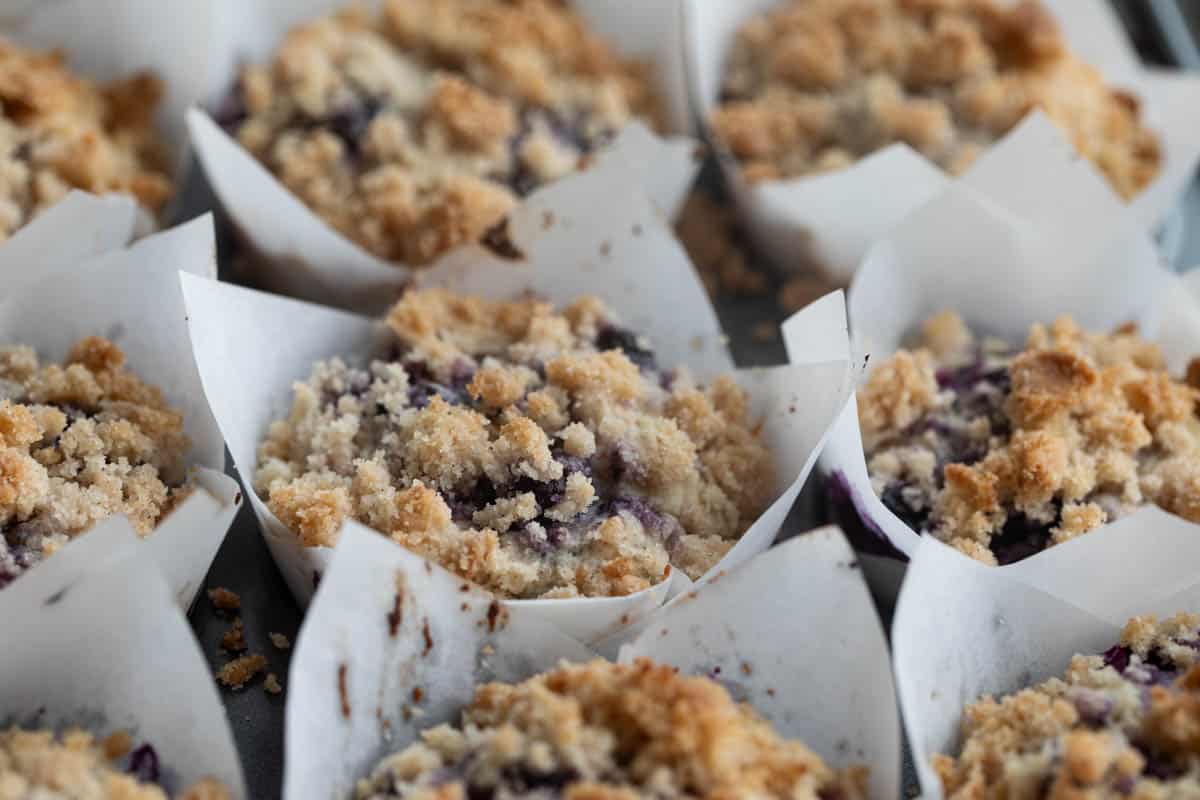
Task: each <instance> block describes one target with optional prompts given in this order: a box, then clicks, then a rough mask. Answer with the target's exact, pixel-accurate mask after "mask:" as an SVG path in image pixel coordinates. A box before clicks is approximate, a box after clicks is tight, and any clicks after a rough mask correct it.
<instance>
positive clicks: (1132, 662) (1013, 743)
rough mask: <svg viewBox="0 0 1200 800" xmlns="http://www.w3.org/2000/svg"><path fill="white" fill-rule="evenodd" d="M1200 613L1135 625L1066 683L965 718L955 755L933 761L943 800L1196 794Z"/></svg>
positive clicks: (1080, 664)
mask: <svg viewBox="0 0 1200 800" xmlns="http://www.w3.org/2000/svg"><path fill="white" fill-rule="evenodd" d="M1198 660H1200V616H1197V615H1191V614H1179V615H1177V616H1175V617H1174V618H1172V619H1169V620H1165V621H1163V622H1161V623H1160V622H1158V621H1157V620H1156V619H1155V618H1154V617H1135V618H1133V619H1132V620H1130V621H1129V623H1128V624H1127V625H1126V626H1125V629H1124V630H1123V631H1122V633H1121V641H1120V643H1119V644H1117V645H1114V646H1113V647H1111V648H1110V649H1108V650H1106V651H1105V652H1104V653H1103V654H1100V655H1087V656H1085V655H1077V656H1075V657H1074V658H1073V659H1071V665H1070V667H1068V668H1067V672H1066V676H1065V679H1058V678H1051V679H1050V680H1048V681H1046V682H1045V683H1041V684H1038V685H1037V686H1034V687H1032V688H1030V689H1023V690H1022V691H1020V692H1017V693H1016V694H1013V695H1010V696H1008V697H1004V698H1003V699H1001V700H999V701H997V700H995V699H993V698H991V697H984V698H982V699H980V700H979V701H977V702H975V703H973V704H971V705H969V706H967V708H966V709H965V711H964V713H963V721H962V738H963V745H962V748H961V751H960V753H959V755H958V756H957V757H956V758H950V757H947V756H943V755H938V756H934V768H935V769H936V771H937V773H938V775H939V777H940V778H941V781H942V785H943V787H944V789H945V792H946V796H947V797H948V798H950V800H965V798H1000V797H1046V798H1064V799H1065V798H1080V799H1081V800H1083V799H1084V798H1087V799H1088V800H1092V799H1093V798H1094V800H1102V799H1103V798H1118V797H1136V798H1147V800H1148V799H1149V798H1168V797H1178V798H1185V797H1200V739H1198V738H1197V735H1196V731H1197V730H1198V729H1200V665H1198V664H1197V661H1198Z"/></svg>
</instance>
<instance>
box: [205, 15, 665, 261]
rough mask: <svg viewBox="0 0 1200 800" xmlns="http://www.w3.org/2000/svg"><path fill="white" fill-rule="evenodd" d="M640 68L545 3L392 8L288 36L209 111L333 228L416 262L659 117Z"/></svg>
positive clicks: (477, 230) (484, 228)
mask: <svg viewBox="0 0 1200 800" xmlns="http://www.w3.org/2000/svg"><path fill="white" fill-rule="evenodd" d="M643 73H644V69H643V68H642V67H641V66H640V65H638V64H635V63H632V62H628V61H624V60H622V59H620V58H619V57H618V56H617V55H616V54H615V52H614V50H613V49H612V48H611V47H610V46H609V45H608V44H607V43H606V42H604V41H603V40H601V39H600V38H599V37H597V36H596V35H595V34H594V33H593V32H591V31H590V30H589V29H588V27H587V26H586V24H585V23H584V20H583V19H582V18H581V17H580V16H579V15H577V14H576V13H574V12H573V11H571V10H570V9H569V8H567V7H566V6H565V5H564V4H562V3H558V2H553V1H552V0H422V2H419V3H414V2H411V1H410V0H388V1H387V2H385V3H384V4H383V10H382V12H381V13H380V14H378V15H377V16H376V15H371V14H368V13H367V12H366V11H365V9H363V8H362V7H361V6H352V7H350V8H348V9H346V10H345V11H342V12H341V13H338V14H335V15H333V16H330V17H326V18H323V19H318V20H314V21H312V22H309V23H306V24H304V25H300V26H298V27H296V28H295V29H293V30H292V31H291V32H290V33H289V34H288V35H287V37H286V38H285V39H284V41H283V43H282V44H281V45H280V47H279V48H278V50H276V52H275V54H274V57H273V59H272V60H271V62H270V63H268V64H261V65H251V66H248V67H246V68H245V69H244V70H243V71H242V74H241V77H240V79H239V81H238V84H237V86H236V87H235V88H234V91H233V94H232V95H231V97H230V99H229V102H228V103H227V105H226V107H224V108H222V109H218V111H217V112H216V113H217V117H218V119H219V121H221V122H222V124H223V125H224V126H225V127H226V129H227V130H229V131H230V132H231V133H232V134H233V135H235V136H236V137H237V139H238V140H239V141H240V142H241V144H242V145H243V146H244V147H245V148H246V149H247V150H249V151H250V152H251V153H252V154H253V155H254V156H255V157H256V158H258V159H259V160H260V161H262V162H263V163H264V164H265V165H266V166H267V168H268V169H270V170H271V171H272V172H273V173H274V174H275V175H276V177H277V178H278V179H279V180H280V181H281V182H282V183H283V184H284V185H285V186H286V187H287V188H288V189H289V190H291V191H292V192H294V193H295V194H296V195H297V196H298V197H299V198H300V199H301V200H303V201H304V203H306V204H307V205H308V206H309V207H311V208H312V209H313V210H314V211H315V212H316V213H317V214H318V215H320V216H321V217H322V218H323V219H324V220H325V221H326V222H327V223H328V224H329V225H331V226H332V227H333V228H335V229H336V230H338V231H339V232H340V233H342V234H343V235H345V236H347V237H348V238H350V239H352V240H353V241H355V242H357V243H358V244H359V245H361V246H362V247H364V248H366V249H367V250H369V251H370V252H372V253H374V254H375V255H377V256H379V257H380V258H384V259H388V260H392V261H398V262H403V263H406V264H411V265H424V264H428V263H429V262H431V261H433V260H435V259H436V258H437V257H438V256H439V255H441V254H442V253H444V252H445V251H447V250H449V249H451V248H453V247H455V246H457V245H460V244H463V243H466V242H472V241H478V240H479V239H481V238H482V237H483V236H484V235H485V234H486V233H487V232H488V231H489V230H491V229H493V228H494V227H495V226H497V225H498V224H499V223H501V222H502V221H503V220H504V219H505V218H506V217H507V215H508V213H509V212H510V211H511V210H512V209H513V207H514V206H515V205H516V204H517V203H518V202H520V198H522V197H524V196H525V195H527V194H529V193H530V192H532V191H533V190H535V189H537V188H539V187H540V186H542V185H544V184H547V183H549V182H552V181H554V180H556V179H557V178H560V177H563V176H564V175H566V174H568V173H571V172H574V171H575V170H577V169H578V168H580V166H581V165H582V163H583V162H584V160H585V159H586V157H587V156H588V155H589V154H591V153H592V152H594V151H595V150H597V149H598V148H601V147H603V146H604V145H605V144H607V143H608V142H609V141H610V140H611V139H612V138H613V136H614V135H615V134H616V133H617V132H618V131H620V129H621V128H622V127H623V126H624V125H625V124H626V123H627V122H629V121H631V120H632V119H634V118H637V117H641V118H644V119H646V120H647V121H651V122H653V118H654V117H655V116H656V115H657V111H656V104H655V102H654V99H653V97H652V94H651V91H650V89H649V83H648V81H647V80H646V77H645V75H644V74H643Z"/></svg>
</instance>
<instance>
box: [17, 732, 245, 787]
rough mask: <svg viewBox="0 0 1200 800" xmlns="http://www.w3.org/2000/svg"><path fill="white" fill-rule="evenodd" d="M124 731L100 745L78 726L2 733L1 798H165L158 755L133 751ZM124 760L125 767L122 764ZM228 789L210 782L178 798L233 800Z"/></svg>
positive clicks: (143, 749)
mask: <svg viewBox="0 0 1200 800" xmlns="http://www.w3.org/2000/svg"><path fill="white" fill-rule="evenodd" d="M131 746H132V741H131V739H130V737H129V734H127V733H125V732H118V733H115V734H113V735H111V736H109V737H107V738H106V739H104V740H102V741H97V740H96V739H95V737H93V736H92V734H90V733H87V732H86V731H82V730H79V729H77V728H75V729H71V730H68V731H66V732H64V733H63V734H62V735H61V736H60V735H58V734H56V733H55V732H54V731H49V730H29V729H21V728H9V729H8V730H0V798H2V799H3V800H167V798H168V796H169V795H168V794H167V793H166V792H165V791H164V790H163V789H162V787H161V786H159V785H158V780H159V764H158V755H157V753H156V752H155V750H154V748H153V747H151V746H150V745H142V746H141V747H138V748H136V749H132V750H131ZM119 762H121V765H119ZM230 797H231V795H230V794H229V791H228V790H227V789H226V788H225V787H224V786H223V785H221V784H220V783H219V782H217V781H215V780H213V779H211V778H206V779H204V780H201V781H198V782H197V783H195V784H194V785H192V786H190V787H188V788H187V789H185V790H183V791H182V792H180V793H178V794H176V795H175V798H177V800H229V798H230Z"/></svg>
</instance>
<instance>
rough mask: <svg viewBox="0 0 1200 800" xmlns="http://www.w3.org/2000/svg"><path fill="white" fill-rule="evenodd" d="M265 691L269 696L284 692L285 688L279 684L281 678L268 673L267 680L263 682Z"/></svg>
mask: <svg viewBox="0 0 1200 800" xmlns="http://www.w3.org/2000/svg"><path fill="white" fill-rule="evenodd" d="M263 691H265V692H266V693H267V694H280V693H282V692H283V686H282V685H281V684H280V683H279V678H277V677H276V676H275V673H274V672H268V673H267V679H266V680H265V681H263Z"/></svg>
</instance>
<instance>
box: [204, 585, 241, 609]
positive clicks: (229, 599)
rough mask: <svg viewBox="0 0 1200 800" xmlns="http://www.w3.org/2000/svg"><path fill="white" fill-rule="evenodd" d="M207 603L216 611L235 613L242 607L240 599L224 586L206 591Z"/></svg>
mask: <svg viewBox="0 0 1200 800" xmlns="http://www.w3.org/2000/svg"><path fill="white" fill-rule="evenodd" d="M208 601H209V602H210V603H212V604H213V608H215V609H217V610H218V611H237V610H238V609H239V608H241V607H242V598H240V597H238V596H237V594H235V593H234V592H231V591H229V590H228V589H226V588H225V587H224V586H218V587H216V588H214V589H209V590H208Z"/></svg>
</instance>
